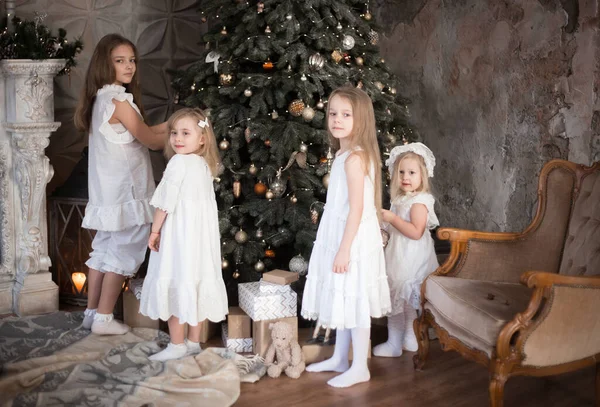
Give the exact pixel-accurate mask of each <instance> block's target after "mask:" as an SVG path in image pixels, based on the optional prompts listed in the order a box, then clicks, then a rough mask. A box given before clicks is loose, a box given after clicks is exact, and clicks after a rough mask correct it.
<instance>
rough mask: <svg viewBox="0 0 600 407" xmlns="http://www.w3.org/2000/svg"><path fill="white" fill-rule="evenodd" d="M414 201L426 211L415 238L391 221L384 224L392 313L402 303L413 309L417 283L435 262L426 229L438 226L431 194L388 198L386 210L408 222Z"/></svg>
mask: <svg viewBox="0 0 600 407" xmlns="http://www.w3.org/2000/svg"><path fill="white" fill-rule="evenodd" d="M417 203H418V204H423V205H425V207H426V208H427V212H428V213H427V226H426V229H425V233H423V236H421V238H420V239H419V240H413V239H409V238H408V237H406V236H404V235H403V234H402V233H400V232H399V231H398V229H396V228H395V227H393V226H392V225H386V230H387V231H388V233H389V234H390V239H389V241H388V245H387V247H386V248H385V263H386V268H387V275H388V281H389V285H390V296H391V300H392V315H396V314H401V313H402V312H404V304H405V303H408V304H410V305H411V306H412V307H413V308H415V309H418V308H419V307H420V306H421V304H420V298H421V284H422V283H423V280H425V278H426V277H427V276H428V275H429V274H431V273H432V272H434V271H435V270H436V269H437V268H438V266H439V264H438V261H437V257H436V255H435V249H434V243H433V238H432V237H431V233H430V232H429V230H430V229H434V228H435V227H437V226H439V221H438V218H437V216H436V214H435V211H434V209H433V205H434V203H435V199H434V198H433V196H432V195H431V194H429V193H425V192H421V193H417V194H407V195H403V196H400V197H397V198H396V199H395V200H394V202H392V205H391V208H390V210H391V211H392V212H394V213H395V214H396V215H397V216H399V217H400V218H402V219H404V220H405V221H407V222H410V208H411V207H412V206H413V205H414V204H417Z"/></svg>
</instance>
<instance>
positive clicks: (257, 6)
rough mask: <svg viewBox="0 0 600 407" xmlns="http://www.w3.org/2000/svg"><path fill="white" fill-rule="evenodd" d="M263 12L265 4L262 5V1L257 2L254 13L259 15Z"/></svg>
mask: <svg viewBox="0 0 600 407" xmlns="http://www.w3.org/2000/svg"><path fill="white" fill-rule="evenodd" d="M264 10H265V3H263V2H262V1H259V2H258V3H257V4H256V11H257V12H258V13H259V14H260V13H262V12H263V11H264Z"/></svg>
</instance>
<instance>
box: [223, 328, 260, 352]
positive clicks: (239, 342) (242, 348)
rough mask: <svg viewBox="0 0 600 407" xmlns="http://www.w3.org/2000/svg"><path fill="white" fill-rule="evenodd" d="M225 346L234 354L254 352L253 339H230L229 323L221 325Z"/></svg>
mask: <svg viewBox="0 0 600 407" xmlns="http://www.w3.org/2000/svg"><path fill="white" fill-rule="evenodd" d="M221 338H222V339H223V346H225V347H226V348H227V349H231V350H232V351H234V352H240V353H243V352H252V338H229V336H228V328H227V323H223V324H222V325H221Z"/></svg>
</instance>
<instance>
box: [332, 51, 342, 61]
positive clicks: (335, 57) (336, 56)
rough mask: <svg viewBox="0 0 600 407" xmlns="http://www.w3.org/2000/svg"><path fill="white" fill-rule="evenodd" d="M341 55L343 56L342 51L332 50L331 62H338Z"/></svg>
mask: <svg viewBox="0 0 600 407" xmlns="http://www.w3.org/2000/svg"><path fill="white" fill-rule="evenodd" d="M343 57H344V56H343V55H342V53H341V52H340V51H339V50H337V49H335V50H333V52H332V53H331V59H333V62H335V63H336V64H339V63H340V61H341V60H342V58H343Z"/></svg>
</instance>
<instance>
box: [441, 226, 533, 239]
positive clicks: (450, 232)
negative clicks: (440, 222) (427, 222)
mask: <svg viewBox="0 0 600 407" xmlns="http://www.w3.org/2000/svg"><path fill="white" fill-rule="evenodd" d="M437 236H438V238H439V239H440V240H449V241H450V242H467V241H468V240H469V239H483V240H499V241H507V240H515V239H518V238H519V237H521V236H522V233H509V232H480V231H477V230H467V229H456V228H439V229H438V231H437Z"/></svg>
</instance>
